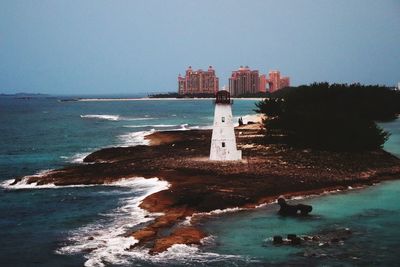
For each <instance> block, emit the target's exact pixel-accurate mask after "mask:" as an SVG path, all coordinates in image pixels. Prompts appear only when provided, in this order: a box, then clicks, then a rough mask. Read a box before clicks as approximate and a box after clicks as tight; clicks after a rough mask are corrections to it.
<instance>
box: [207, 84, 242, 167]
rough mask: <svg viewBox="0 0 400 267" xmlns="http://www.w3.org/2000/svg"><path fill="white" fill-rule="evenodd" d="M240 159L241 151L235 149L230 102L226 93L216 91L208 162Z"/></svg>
mask: <svg viewBox="0 0 400 267" xmlns="http://www.w3.org/2000/svg"><path fill="white" fill-rule="evenodd" d="M241 159H242V151H241V150H237V149H236V138H235V130H234V126H233V122H232V100H231V98H230V95H229V92H228V91H225V90H222V91H218V92H217V94H216V98H215V111H214V125H213V131H212V137H211V149H210V160H241Z"/></svg>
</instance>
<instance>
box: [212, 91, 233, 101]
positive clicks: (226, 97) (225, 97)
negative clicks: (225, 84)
mask: <svg viewBox="0 0 400 267" xmlns="http://www.w3.org/2000/svg"><path fill="white" fill-rule="evenodd" d="M215 104H232V101H231V95H230V94H229V92H228V91H226V90H221V91H218V92H217V93H216V94H215Z"/></svg>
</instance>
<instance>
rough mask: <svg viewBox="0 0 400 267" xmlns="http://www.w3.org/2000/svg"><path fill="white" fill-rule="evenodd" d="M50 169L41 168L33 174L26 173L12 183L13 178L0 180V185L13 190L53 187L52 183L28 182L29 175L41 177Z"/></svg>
mask: <svg viewBox="0 0 400 267" xmlns="http://www.w3.org/2000/svg"><path fill="white" fill-rule="evenodd" d="M50 171H52V169H47V170H41V171H39V172H37V173H35V174H33V175H27V176H24V177H22V179H21V180H20V181H18V182H17V183H15V184H13V183H14V181H15V179H9V180H5V181H2V182H1V183H0V187H1V188H4V189H8V190H15V189H40V188H55V187H56V186H55V185H54V184H45V185H38V184H37V183H28V180H29V178H30V177H38V178H40V177H42V176H44V175H46V174H47V173H49V172H50Z"/></svg>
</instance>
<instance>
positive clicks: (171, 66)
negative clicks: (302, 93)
mask: <svg viewBox="0 0 400 267" xmlns="http://www.w3.org/2000/svg"><path fill="white" fill-rule="evenodd" d="M188 65H192V66H193V67H194V68H203V69H205V68H207V67H208V66H209V65H213V66H214V67H215V68H216V70H217V74H218V76H219V77H220V85H221V86H222V85H224V84H227V83H228V77H229V75H230V73H231V71H232V70H234V69H236V68H238V67H239V66H240V65H249V66H250V67H251V68H256V69H259V70H260V71H261V72H263V73H266V72H268V71H269V70H271V69H279V70H281V72H282V73H283V74H286V75H289V76H290V77H291V79H292V83H293V84H295V85H298V84H304V83H311V82H314V81H329V82H348V83H349V82H361V83H366V84H376V83H379V84H387V85H395V84H397V82H398V81H400V1H399V0H379V1H378V0H331V1H328V0H320V1H317V0H303V1H297V0H292V1H283V0H279V1H277V0H274V1H272V0H253V1H252V0H245V1H244V0H202V1H194V0H193V1H190V0H168V1H167V0H159V1H156V0H145V1H111V0H107V1H102V0H93V1H81V0H66V1H57V0H32V1H30V0H26V1H18V0H0V92H1V93H14V92H40V93H51V94H77V93H86V94H96V93H99V94H104V93H107V94H108V93H109V94H112V93H137V92H148V91H160V92H161V91H175V90H176V87H177V81H176V80H177V75H178V74H179V73H183V72H184V71H185V69H186V68H187V66H188Z"/></svg>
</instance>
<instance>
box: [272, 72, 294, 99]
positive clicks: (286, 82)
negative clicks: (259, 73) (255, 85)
mask: <svg viewBox="0 0 400 267" xmlns="http://www.w3.org/2000/svg"><path fill="white" fill-rule="evenodd" d="M268 76H269V79H268V84H269V92H270V93H273V92H275V91H277V90H279V89H282V88H285V87H289V86H290V78H289V77H281V73H280V72H279V71H277V70H273V71H270V72H269V74H268Z"/></svg>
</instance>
